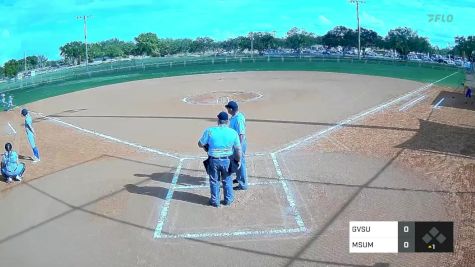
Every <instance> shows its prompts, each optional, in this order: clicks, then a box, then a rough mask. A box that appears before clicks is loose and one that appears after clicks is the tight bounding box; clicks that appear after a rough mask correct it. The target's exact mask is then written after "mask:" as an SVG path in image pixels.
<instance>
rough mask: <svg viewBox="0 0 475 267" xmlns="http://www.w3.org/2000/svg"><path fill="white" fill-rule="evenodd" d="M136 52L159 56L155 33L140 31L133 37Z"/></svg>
mask: <svg viewBox="0 0 475 267" xmlns="http://www.w3.org/2000/svg"><path fill="white" fill-rule="evenodd" d="M135 42H136V48H135V51H136V54H137V55H148V56H154V57H155V56H160V50H159V41H158V37H157V35H156V34H155V33H151V32H148V33H141V34H140V35H139V36H137V37H135Z"/></svg>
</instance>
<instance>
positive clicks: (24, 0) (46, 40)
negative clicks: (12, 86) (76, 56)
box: [0, 0, 475, 64]
mask: <svg viewBox="0 0 475 267" xmlns="http://www.w3.org/2000/svg"><path fill="white" fill-rule="evenodd" d="M360 13H361V25H362V26H363V27H366V28H370V29H373V30H375V31H377V32H378V33H379V34H381V35H383V36H384V35H386V33H387V32H388V30H390V29H393V28H395V27H398V26H407V27H411V28H413V29H414V30H417V32H418V33H419V34H420V35H422V36H426V37H428V38H429V39H430V41H431V42H432V43H433V44H436V45H438V46H439V47H446V46H447V45H448V43H450V44H453V37H454V36H456V35H464V36H467V35H475V15H474V14H475V0H452V1H450V0H366V1H365V3H364V4H363V5H362V6H361V11H360ZM0 14H1V15H0V64H3V63H4V62H5V61H7V60H8V59H11V58H22V57H23V54H24V52H26V54H27V55H33V54H43V55H46V56H47V57H48V58H49V59H59V58H60V55H59V49H58V48H59V47H60V46H61V45H62V44H64V43H67V42H70V41H77V40H83V25H82V22H81V21H78V20H77V19H76V16H78V15H92V18H91V19H90V20H89V23H88V26H89V28H88V29H89V34H88V39H89V41H90V42H96V41H101V40H105V39H109V38H114V37H117V38H119V39H121V40H129V41H131V40H133V38H134V37H135V36H137V35H138V34H140V33H142V32H149V31H150V32H155V33H157V34H158V36H159V37H172V38H179V37H189V38H195V37H199V36H210V37H212V38H215V39H218V40H222V39H226V38H229V37H235V36H239V35H245V34H247V33H248V32H250V31H276V33H277V35H278V36H284V35H285V33H286V32H287V31H288V30H289V29H290V28H291V27H293V26H296V27H299V28H303V29H305V30H307V31H311V32H315V33H317V34H318V35H322V34H324V33H326V32H327V31H328V30H330V29H332V28H333V27H335V26H338V25H344V26H347V27H352V28H355V27H356V18H355V7H354V5H352V4H350V3H349V2H348V1H347V0H330V1H328V0H326V1H323V0H308V1H305V0H291V1H290V0H289V1H287V0H261V1H259V0H155V1H154V0H0ZM429 14H440V15H445V16H449V15H451V16H453V21H452V22H450V23H448V22H429V16H428V15H429Z"/></svg>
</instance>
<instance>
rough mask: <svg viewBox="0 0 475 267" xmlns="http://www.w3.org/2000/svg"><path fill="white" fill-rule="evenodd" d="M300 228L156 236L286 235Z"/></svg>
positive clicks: (297, 231) (299, 230) (172, 237)
mask: <svg viewBox="0 0 475 267" xmlns="http://www.w3.org/2000/svg"><path fill="white" fill-rule="evenodd" d="M304 231H305V229H302V228H281V229H269V230H256V231H235V232H209V233H184V234H163V235H162V236H160V237H157V238H171V239H177V238H185V239H186V238H211V237H237V236H266V235H271V236H274V235H282V234H283V235H286V234H287V235H288V234H296V233H302V232H304Z"/></svg>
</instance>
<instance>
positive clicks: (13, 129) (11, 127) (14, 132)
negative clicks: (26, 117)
mask: <svg viewBox="0 0 475 267" xmlns="http://www.w3.org/2000/svg"><path fill="white" fill-rule="evenodd" d="M8 126H10V129H12V131H13V134H16V131H15V128H13V126H12V125H11V124H10V122H8Z"/></svg>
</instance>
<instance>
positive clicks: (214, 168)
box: [208, 158, 234, 206]
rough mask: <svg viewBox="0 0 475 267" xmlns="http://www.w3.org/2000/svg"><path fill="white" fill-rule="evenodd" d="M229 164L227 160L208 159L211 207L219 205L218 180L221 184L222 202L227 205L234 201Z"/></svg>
mask: <svg viewBox="0 0 475 267" xmlns="http://www.w3.org/2000/svg"><path fill="white" fill-rule="evenodd" d="M229 164H230V160H229V158H223V159H215V158H210V159H209V169H208V172H209V186H210V190H211V199H210V202H211V204H212V205H215V206H219V204H220V192H219V191H220V184H219V181H220V180H221V181H222V182H223V191H224V201H225V202H227V203H231V202H233V201H234V191H233V180H232V178H231V174H230V173H229Z"/></svg>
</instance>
